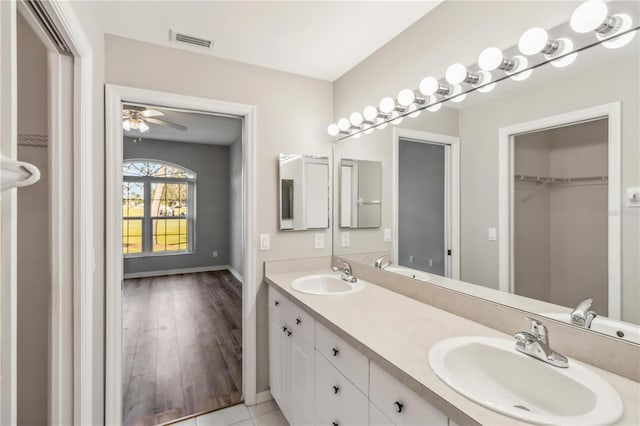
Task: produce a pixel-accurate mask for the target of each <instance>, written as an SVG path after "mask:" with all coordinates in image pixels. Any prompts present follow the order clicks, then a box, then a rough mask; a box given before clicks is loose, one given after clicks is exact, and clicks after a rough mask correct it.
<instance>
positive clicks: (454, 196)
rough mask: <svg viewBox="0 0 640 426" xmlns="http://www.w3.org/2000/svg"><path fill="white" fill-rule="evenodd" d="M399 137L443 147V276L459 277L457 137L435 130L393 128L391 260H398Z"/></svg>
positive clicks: (458, 169) (458, 162) (458, 140)
mask: <svg viewBox="0 0 640 426" xmlns="http://www.w3.org/2000/svg"><path fill="white" fill-rule="evenodd" d="M400 139H410V140H412V141H415V142H421V143H429V144H432V145H443V146H444V147H445V203H444V205H445V214H444V220H445V238H444V244H445V247H444V251H445V256H446V252H447V250H451V256H446V259H447V260H446V261H445V275H446V276H447V277H449V278H453V279H456V280H459V279H460V138H459V137H455V136H449V135H443V134H439V133H430V132H423V131H419V130H411V129H405V128H399V127H396V128H394V129H393V156H392V158H393V159H392V165H391V168H392V180H393V181H392V190H391V191H392V214H393V218H392V241H393V260H394V261H395V262H397V261H398V184H399V183H398V160H399V148H400Z"/></svg>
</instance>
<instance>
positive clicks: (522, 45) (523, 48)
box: [518, 27, 549, 56]
mask: <svg viewBox="0 0 640 426" xmlns="http://www.w3.org/2000/svg"><path fill="white" fill-rule="evenodd" d="M548 42H549V34H547V32H546V31H545V30H543V29H542V28H540V27H534V28H531V29H528V30H527V31H526V32H525V33H524V34H522V37H520V41H519V42H518V49H520V52H522V53H523V54H524V55H528V56H530V55H535V54H536V53H540V52H542V50H543V49H544V48H545V46H546V45H547V43H548Z"/></svg>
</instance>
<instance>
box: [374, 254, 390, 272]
mask: <svg viewBox="0 0 640 426" xmlns="http://www.w3.org/2000/svg"><path fill="white" fill-rule="evenodd" d="M389 265H391V262H390V261H389V256H387V255H386V254H385V255H384V256H381V257H379V258H377V259H376V261H375V262H373V266H375V267H376V268H378V269H384V268H386V267H387V266H389Z"/></svg>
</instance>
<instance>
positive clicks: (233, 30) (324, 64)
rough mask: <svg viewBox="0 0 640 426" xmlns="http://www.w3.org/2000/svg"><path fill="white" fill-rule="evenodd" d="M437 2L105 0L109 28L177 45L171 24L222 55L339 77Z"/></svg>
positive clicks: (104, 13)
mask: <svg viewBox="0 0 640 426" xmlns="http://www.w3.org/2000/svg"><path fill="white" fill-rule="evenodd" d="M441 2H442V0H431V1H379V2H376V1H348V2H347V1H341V2H340V1H279V2H276V1H254V2H246V1H176V0H174V1H126V2H122V1H101V2H96V5H97V6H96V7H98V8H99V10H98V13H99V16H100V17H101V21H102V22H103V23H104V24H103V25H104V31H105V32H106V33H109V34H114V35H118V36H122V37H127V38H132V39H135V40H140V41H145V42H149V43H155V44H160V45H165V46H171V47H181V45H180V44H177V43H173V42H170V41H169V29H173V30H175V31H178V32H182V33H184V34H187V35H191V36H195V37H200V38H205V39H213V40H215V41H216V46H215V48H214V49H213V50H210V51H209V50H204V49H199V48H195V47H194V48H190V47H184V48H187V49H189V50H193V51H197V52H202V53H205V54H210V55H213V56H218V57H221V58H226V59H231V60H235V61H240V62H245V63H249V64H255V65H260V66H264V67H268V68H274V69H278V70H282V71H287V72H291V73H296V74H302V75H306V76H310V77H316V78H320V79H323V80H328V81H334V80H336V79H337V78H339V77H340V76H342V75H343V74H344V73H345V72H347V71H349V70H350V69H351V68H352V67H354V66H355V65H356V64H358V63H359V62H361V61H362V60H363V59H365V58H366V57H367V56H369V55H370V54H372V53H373V52H375V51H376V50H377V49H379V48H380V47H382V46H383V45H384V44H385V43H387V42H388V41H389V40H391V39H393V38H394V37H395V36H396V35H398V34H399V33H401V32H402V31H404V30H405V29H406V28H408V27H409V26H411V25H412V24H413V23H414V22H416V21H417V20H418V19H420V18H421V17H422V16H424V15H425V14H427V13H428V12H429V11H430V10H432V9H433V8H435V7H436V6H437V5H438V4H440V3H441Z"/></svg>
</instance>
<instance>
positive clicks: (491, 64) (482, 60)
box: [478, 47, 504, 71]
mask: <svg viewBox="0 0 640 426" xmlns="http://www.w3.org/2000/svg"><path fill="white" fill-rule="evenodd" d="M502 61H504V55H503V54H502V50H500V49H498V48H497V47H487V48H486V49H484V50H483V51H482V53H481V54H480V56H478V66H479V67H480V69H481V70H484V71H493V70H497V69H498V68H499V67H500V65H502Z"/></svg>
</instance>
